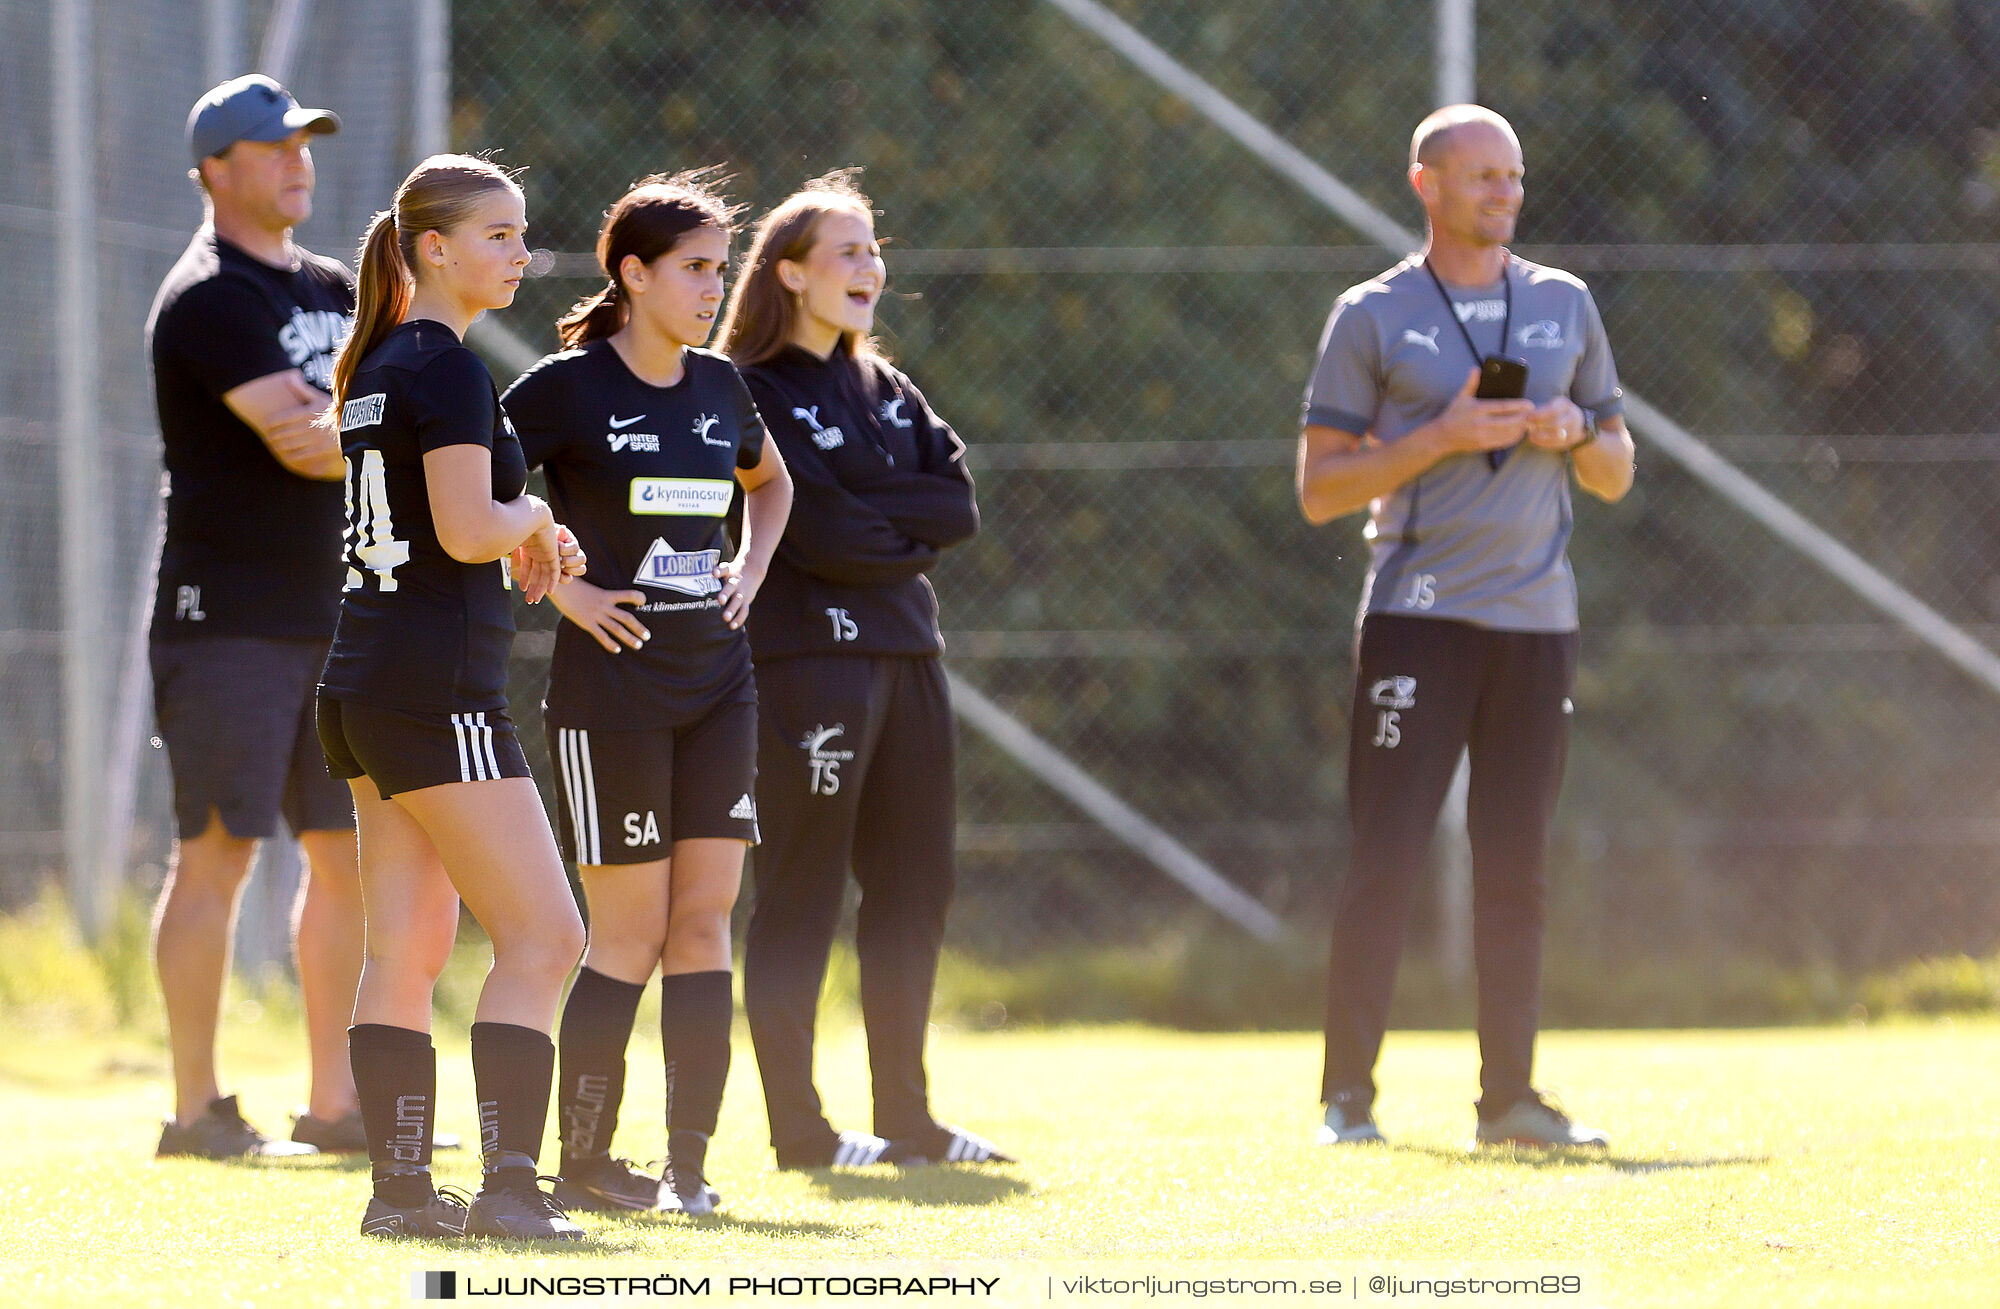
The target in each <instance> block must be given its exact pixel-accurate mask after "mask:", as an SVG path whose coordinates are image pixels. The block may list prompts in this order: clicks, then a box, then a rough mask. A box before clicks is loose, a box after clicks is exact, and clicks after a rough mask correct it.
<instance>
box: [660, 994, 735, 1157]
mask: <svg viewBox="0 0 2000 1309" xmlns="http://www.w3.org/2000/svg"><path fill="white" fill-rule="evenodd" d="M734 1012H735V999H734V996H733V995H732V994H731V991H730V974H729V973H728V972H727V971H716V972H709V973H669V974H668V975H667V976H665V977H662V978H661V979H660V1046H661V1053H662V1054H663V1055H664V1056H665V1057H666V1061H667V1129H668V1131H669V1132H670V1133H671V1132H678V1131H693V1132H700V1133H701V1134H702V1135H703V1136H712V1135H714V1134H715V1120H716V1116H717V1115H718V1114H720V1113H721V1112H722V1088H723V1084H724V1083H726V1082H727V1081H728V1080H729V1020H730V1018H731V1016H732V1015H733V1013H734Z"/></svg>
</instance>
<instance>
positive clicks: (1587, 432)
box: [1563, 409, 1597, 454]
mask: <svg viewBox="0 0 2000 1309" xmlns="http://www.w3.org/2000/svg"><path fill="white" fill-rule="evenodd" d="M1596 439H1597V415H1596V414H1594V413H1592V412H1591V411H1590V410H1588V409H1586V410H1584V411H1583V439H1582V440H1580V441H1577V442H1574V443H1573V444H1570V445H1566V446H1564V447H1563V453H1564V454H1568V453H1569V452H1570V451H1572V450H1581V449H1583V447H1585V446H1587V445H1589V444H1590V443H1591V442H1592V441H1595V440H1596Z"/></svg>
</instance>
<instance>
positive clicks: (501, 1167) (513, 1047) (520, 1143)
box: [472, 1023, 556, 1190]
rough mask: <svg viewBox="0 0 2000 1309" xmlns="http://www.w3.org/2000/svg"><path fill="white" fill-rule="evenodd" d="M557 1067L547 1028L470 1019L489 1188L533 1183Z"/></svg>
mask: <svg viewBox="0 0 2000 1309" xmlns="http://www.w3.org/2000/svg"><path fill="white" fill-rule="evenodd" d="M555 1071H556V1047H555V1042H553V1041H551V1040H550V1039H549V1038H548V1036H547V1034H546V1033H543V1032H538V1031H536V1030H535V1029H534V1028H532V1027H520V1026H517V1025H515V1024H513V1023H474V1024H473V1025H472V1084H473V1087H474V1089H475V1091H476V1093H477V1094H478V1096H479V1145H480V1150H481V1152H482V1153H483V1154H484V1156H485V1159H486V1180H485V1187H486V1189H488V1190H500V1189H519V1190H534V1189H535V1161H536V1160H538V1159H539V1158H540V1157H541V1153H542V1132H543V1131H544V1130H545V1129H546V1128H547V1127H548V1123H549V1091H550V1088H551V1084H552V1083H553V1082H554V1081H555Z"/></svg>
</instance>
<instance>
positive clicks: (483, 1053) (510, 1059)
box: [319, 155, 584, 1240]
mask: <svg viewBox="0 0 2000 1309" xmlns="http://www.w3.org/2000/svg"><path fill="white" fill-rule="evenodd" d="M526 227H527V222H526V218H525V216H524V212H523V204H522V197H521V191H520V188H519V187H518V186H516V185H515V183H514V180H513V179H512V178H511V177H510V176H508V175H507V174H506V173H504V172H502V171H501V170H500V169H498V168H496V167H495V166H494V165H493V164H491V163H489V162H487V161H486V160H483V159H473V158H469V157H467V156H464V155H434V156H432V157H431V158H429V159H426V160H424V162H423V163H421V164H419V165H418V166H417V168H416V170H415V171H414V172H412V173H411V174H410V175H409V177H408V178H406V179H404V182H403V184H402V186H401V187H399V188H398V189H397V191H396V200H395V204H394V205H393V206H392V207H391V208H389V209H386V210H384V211H383V212H381V213H379V214H377V215H376V216H375V219H374V221H373V222H372V223H370V224H369V227H368V235H367V238H366V239H365V240H364V241H363V242H362V247H361V256H360V259H359V273H358V277H357V289H356V301H357V305H356V314H355V323H354V331H353V333H352V334H351V335H350V336H349V337H348V338H347V343H346V345H345V347H344V348H343V349H342V350H341V353H340V357H339V359H338V360H337V361H336V363H335V366H334V377H333V400H334V404H333V409H332V414H333V419H334V421H336V422H337V423H338V425H339V428H340V441H341V453H342V456H343V457H344V459H345V461H346V465H347V536H346V557H347V579H346V587H345V590H344V592H343V593H342V598H341V608H340V624H339V627H338V629H337V630H336V632H335V634H334V641H333V650H332V653H331V654H330V655H329V656H328V658H327V664H326V672H325V675H324V677H323V678H322V680H321V683H320V698H319V736H320V744H321V746H322V748H323V749H324V750H325V752H326V757H327V767H328V769H329V770H330V771H331V772H332V773H333V775H334V776H335V777H341V778H346V779H347V780H348V782H349V785H350V787H351V788H352V790H353V792H354V804H355V810H356V816H357V822H358V827H359V833H360V850H361V895H362V903H363V907H364V911H365V914H366V918H367V957H366V960H365V962H364V963H363V966H362V972H361V986H360V991H359V994H358V995H357V996H356V998H355V1004H354V1026H353V1027H351V1028H350V1029H348V1053H349V1058H350V1059H351V1060H352V1062H353V1065H354V1080H355V1086H356V1088H357V1089H358V1090H359V1092H360V1097H361V1118H362V1124H363V1127H364V1129H365V1131H366V1133H367V1137H368V1157H369V1159H370V1161H371V1162H372V1164H373V1165H374V1169H373V1175H374V1194H373V1195H372V1196H371V1197H370V1199H369V1201H368V1207H367V1210H366V1212H365V1213H364V1214H363V1216H362V1220H361V1230H362V1232H363V1233H364V1234H365V1235H371V1236H388V1237H397V1236H423V1237H439V1236H461V1235H467V1234H471V1235H487V1236H503V1237H528V1238H540V1239H555V1240H575V1239H577V1238H579V1237H581V1236H582V1229H581V1228H579V1227H578V1226H577V1225H576V1224H575V1223H573V1222H571V1221H570V1220H569V1218H568V1216H567V1215H565V1214H564V1213H563V1211H562V1209H561V1208H560V1207H559V1206H557V1205H556V1204H555V1202H554V1201H553V1199H552V1198H551V1197H550V1196H549V1195H547V1194H546V1193H545V1192H543V1191H542V1190H541V1189H540V1187H539V1186H538V1184H537V1179H536V1159H537V1157H538V1155H539V1151H540V1148H541V1140H542V1132H543V1129H544V1127H545V1126H546V1123H547V1116H548V1104H549V1085H550V1079H551V1077H552V1075H553V1071H554V1062H555V1048H554V1045H553V1044H552V1043H551V1041H550V1039H549V1032H550V1030H551V1029H552V1027H553V1026H554V1019H555V1009H556V1003H557V1000H558V998H559V997H560V995H561V991H562V984H563V981H564V979H565V978H566V977H567V976H568V973H569V970H570V968H571V967H572V966H573V965H574V964H575V962H576V958H577V955H578V954H579V953H580V952H581V950H582V948H583V924H582V922H581V920H580V919H579V917H578V915H577V909H576V902H575V900H574V899H573V898H572V896H571V895H570V891H569V885H568V882H567V880H566V879H565V878H564V876H563V869H562V858H561V856H560V855H559V854H558V853H557V852H556V847H555V841H554V839H553V837H552V836H551V835H550V833H549V824H548V818H547V815H546V814H545V813H544V812H543V810H542V805H541V798H540V796H539V795H538V794H537V792H536V790H535V784H534V781H533V779H531V778H530V777H529V776H528V767H527V761H526V759H525V758H524V757H523V755H522V753H521V746H520V743H519V741H518V740H517V739H516V737H515V734H514V726H513V723H512V722H511V721H510V720H509V719H508V717H507V698H506V681H507V655H508V647H509V646H510V644H511V642H512V639H513V632H514V622H513V611H512V607H511V606H512V602H511V600H510V599H509V597H508V595H507V589H508V586H509V583H510V580H511V581H512V582H513V583H515V584H518V585H519V586H520V587H521V588H522V591H523V593H524V598H525V599H527V600H528V601H529V603H534V602H535V601H537V600H539V599H541V597H542V596H543V595H544V594H546V593H547V592H548V591H549V590H550V589H551V588H553V587H555V586H557V585H559V584H560V583H562V582H564V581H566V580H567V579H568V578H569V577H571V576H574V575H576V574H579V573H581V572H582V571H583V568H584V559H583V555H582V552H581V550H579V549H578V547H577V545H576V543H575V541H574V539H573V538H571V536H570V534H569V532H568V531H567V529H565V528H562V527H560V526H558V525H557V524H556V522H555V518H554V515H553V514H552V513H551V512H550V510H549V507H548V506H547V505H546V504H543V503H542V502H541V501H540V500H538V499H536V498H535V497H534V496H532V495H527V494H525V493H524V488H525V486H526V483H527V465H526V464H525V463H524V462H523V460H522V455H521V445H520V442H519V440H518V439H517V438H516V437H515V435H514V431H513V428H512V426H511V425H510V424H509V423H508V421H507V415H506V413H505V411H504V410H502V408H501V406H500V402H499V397H498V395H497V394H496V393H495V390H494V387H493V379H492V378H491V377H490V376H488V374H487V372H486V368H485V366H484V365H483V364H482V363H480V361H479V357H478V356H477V355H475V354H474V353H473V352H472V351H470V350H468V349H467V348H466V347H465V346H464V344H463V343H462V341H461V338H462V337H463V336H464V334H465V330H466V328H468V327H469V326H471V324H472V321H473V319H474V318H476V317H478V315H479V314H480V313H481V312H483V311H485V310H488V309H499V308H504V307H505V306H506V305H508V304H510V303H512V301H513V299H514V291H515V288H516V287H518V286H519V285H520V281H521V274H522V270H523V269H524V268H526V266H527V263H528V250H527V246H526V243H525V241H524V233H525V231H526ZM503 560H504V561H507V562H504V563H503V562H501V561H503ZM510 570H511V579H510ZM461 899H462V900H463V901H464V903H465V904H466V906H467V907H469V908H470V909H471V910H472V912H473V915H474V916H475V917H476V918H478V919H479V922H480V925H481V926H482V927H484V928H485V929H486V934H487V936H488V937H489V938H491V940H492V943H493V968H492V971H491V972H489V973H488V974H487V977H486V985H485V987H484V989H482V990H481V992H480V997H479V1007H478V1009H477V1011H476V1012H475V1014H474V1022H473V1025H472V1071H473V1082H474V1086H475V1088H476V1090H477V1093H478V1098H479V1125H480V1137H481V1144H482V1147H483V1150H484V1155H485V1182H484V1185H483V1187H482V1188H481V1190H480V1193H479V1195H478V1196H477V1197H476V1198H473V1199H472V1200H471V1204H470V1208H469V1212H468V1207H467V1205H466V1203H465V1202H464V1198H463V1197H460V1196H457V1195H452V1194H440V1193H439V1192H437V1191H436V1190H435V1189H434V1188H433V1186H432V1184H431V1176H430V1142H431V1135H432V1132H431V1124H432V1120H433V1117H434V1114H435V1104H434V1102H435V1100H436V1092H437V1054H436V1051H435V1049H434V1048H433V1047H432V1045H431V1040H430V1019H431V991H432V988H433V987H434V986H435V984H436V982H437V978H438V974H439V972H440V971H442V969H443V967H444V962H445V959H446V957H447V956H448V955H449V954H450V952H451V945H452V941H453V938H454V935H455V933H456V930H457V924H458V905H459V902H460V900H461Z"/></svg>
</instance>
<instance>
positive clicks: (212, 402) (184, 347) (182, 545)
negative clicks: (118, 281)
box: [146, 227, 354, 641]
mask: <svg viewBox="0 0 2000 1309" xmlns="http://www.w3.org/2000/svg"><path fill="white" fill-rule="evenodd" d="M294 249H297V247H294ZM298 257H299V263H298V267H296V268H293V269H290V270H286V269H282V268H273V267H271V266H270V265H269V264H267V263H265V262H263V261H262V260H260V259H255V258H252V257H251V256H250V255H248V254H246V253H244V252H243V251H242V250H239V249H238V248H237V247H235V246H233V245H231V244H229V242H227V241H225V240H223V239H221V238H220V237H218V236H217V235H216V234H215V231H214V229H212V228H208V227H204V228H202V229H201V230H200V231H198V232H196V233H195V235H194V240H193V241H192V242H190V243H189V245H188V248H187V250H186V251H185V252H184V253H183V254H182V255H181V257H180V259H179V260H178V261H177V262H176V263H175V264H174V266H173V269H172V271H170V272H169V273H168V274H167V278H166V281H164V282H162V283H161V284H160V293H159V295H158V296H156V297H155V298H154V300H153V311H152V314H151V315H150V317H149V318H148V320H147V323H146V335H147V340H148V349H149V351H150V353H151V354H152V358H153V385H154V393H155V398H156V401H157V403H158V405H159V414H160V436H161V438H162V440H163V442H164V444H165V456H166V468H167V482H168V490H167V532H166V538H165V541H164V544H163V545H162V547H161V552H160V577H159V586H158V589H157V591H156V592H155V594H154V599H153V637H154V639H156V640H160V639H173V638H176V637H189V636H267V637H303V638H311V639H314V640H321V641H323V640H325V639H326V638H327V635H328V634H329V633H331V632H332V631H333V622H334V616H335V614H336V613H338V611H339V608H340V527H341V514H340V505H341V495H340V487H339V486H338V485H337V484H336V483H333V482H317V481H313V480H312V479H310V478H305V477H300V476H298V475H297V474H295V473H290V472H287V471H286V470H285V467H284V465H282V464H280V463H279V462H278V461H277V459H276V458H275V457H274V456H273V455H272V454H271V451H270V449H269V448H268V447H267V446H265V444H264V441H263V438H261V437H259V436H258V435H257V433H256V432H254V431H252V430H251V428H250V427H249V425H248V424H246V423H244V421H243V420H242V419H240V418H238V417H237V416H236V415H235V414H233V413H231V412H230V411H229V406H227V405H225V404H224V403H223V402H222V397H223V394H224V393H225V392H228V391H233V390H235V389H236V388H237V387H239V386H241V385H243V384H244V383H245V382H251V381H255V380H256V379H257V378H260V377H268V376H269V375H271V374H272V373H282V372H285V371H287V370H289V369H293V368H297V369H300V370H301V371H303V372H304V373H305V375H306V380H307V381H308V382H311V383H312V384H313V385H314V386H317V387H319V388H320V389H322V390H325V389H326V388H327V386H328V383H329V381H330V379H331V378H332V376H333V356H334V353H335V352H336V351H337V350H338V349H339V348H340V343H341V342H342V341H343V340H345V339H346V337H347V328H348V325H349V323H351V322H352V321H353V315H354V292H353V290H352V289H351V288H350V286H349V283H348V277H347V270H346V269H345V268H343V267H341V266H340V265H339V264H338V263H336V262H334V261H333V260H331V259H322V258H320V257H319V256H318V255H315V254H310V253H308V252H306V251H305V250H298Z"/></svg>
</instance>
